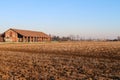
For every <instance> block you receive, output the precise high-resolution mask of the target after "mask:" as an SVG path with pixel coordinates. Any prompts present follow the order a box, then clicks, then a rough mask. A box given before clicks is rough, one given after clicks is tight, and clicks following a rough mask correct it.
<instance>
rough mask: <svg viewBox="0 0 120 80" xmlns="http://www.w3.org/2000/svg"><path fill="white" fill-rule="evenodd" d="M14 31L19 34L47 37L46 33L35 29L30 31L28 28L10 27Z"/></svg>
mask: <svg viewBox="0 0 120 80" xmlns="http://www.w3.org/2000/svg"><path fill="white" fill-rule="evenodd" d="M11 30H13V31H15V32H17V33H18V34H20V35H23V36H31V37H49V36H48V35H47V34H45V33H43V32H37V31H30V30H20V29H11Z"/></svg>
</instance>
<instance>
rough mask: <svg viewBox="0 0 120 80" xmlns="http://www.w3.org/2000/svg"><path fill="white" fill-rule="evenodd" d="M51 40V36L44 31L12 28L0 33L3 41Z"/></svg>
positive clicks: (0, 38)
mask: <svg viewBox="0 0 120 80" xmlns="http://www.w3.org/2000/svg"><path fill="white" fill-rule="evenodd" d="M50 40H51V37H50V36H49V35H47V34H45V33H43V32H37V31H30V30H20V29H12V28H10V29H9V30H7V31H5V32H4V33H3V34H1V35H0V41H1V42H42V41H50Z"/></svg>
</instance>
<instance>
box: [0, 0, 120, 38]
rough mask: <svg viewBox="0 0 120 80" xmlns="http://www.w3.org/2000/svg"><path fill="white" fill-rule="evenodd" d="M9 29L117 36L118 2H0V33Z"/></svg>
mask: <svg viewBox="0 0 120 80" xmlns="http://www.w3.org/2000/svg"><path fill="white" fill-rule="evenodd" d="M9 28H18V29H29V30H37V31H43V32H46V33H48V34H52V35H53V34H54V35H60V36H61V35H65V36H66V35H71V34H73V35H80V36H81V37H83V36H85V37H88V38H89V37H92V38H94V37H97V38H114V37H116V36H118V35H120V0H0V32H3V31H5V30H7V29H9Z"/></svg>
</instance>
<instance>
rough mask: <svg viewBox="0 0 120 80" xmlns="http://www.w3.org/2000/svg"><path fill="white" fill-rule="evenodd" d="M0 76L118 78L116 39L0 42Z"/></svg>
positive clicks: (8, 79) (6, 79)
mask: <svg viewBox="0 0 120 80" xmlns="http://www.w3.org/2000/svg"><path fill="white" fill-rule="evenodd" d="M0 80H120V42H50V43H1V44H0Z"/></svg>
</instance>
